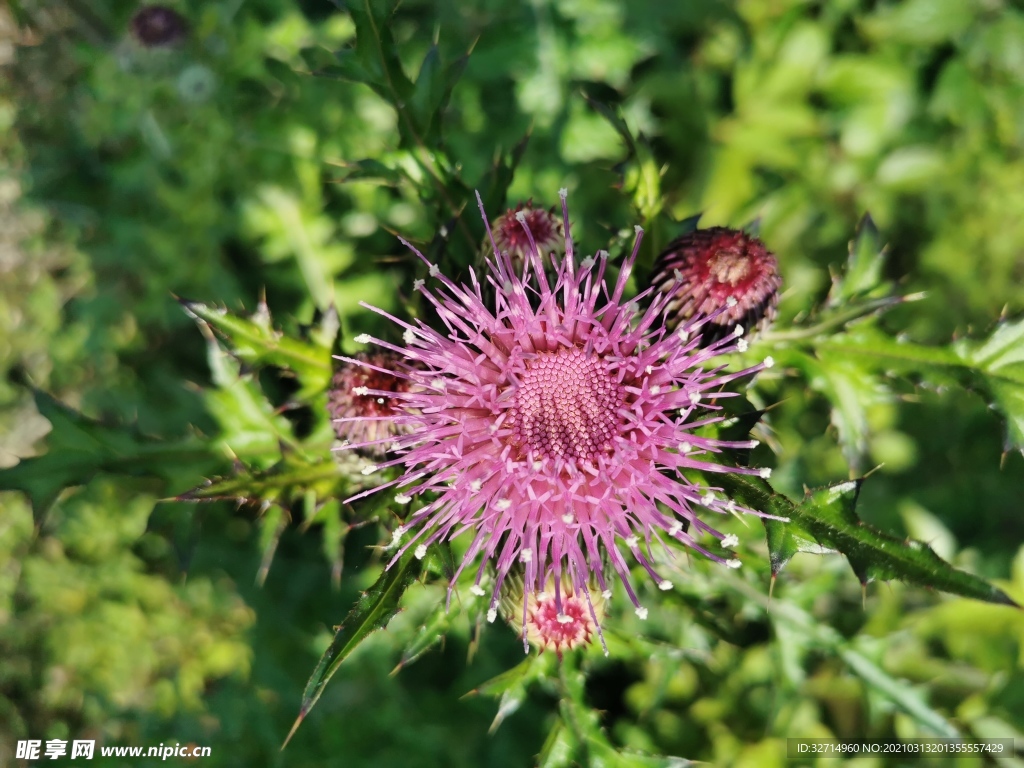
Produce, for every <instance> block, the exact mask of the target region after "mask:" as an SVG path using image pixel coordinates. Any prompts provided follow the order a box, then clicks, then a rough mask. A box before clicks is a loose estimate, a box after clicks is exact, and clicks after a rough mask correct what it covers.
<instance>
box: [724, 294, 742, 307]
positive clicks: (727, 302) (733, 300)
mask: <svg viewBox="0 0 1024 768" xmlns="http://www.w3.org/2000/svg"><path fill="white" fill-rule="evenodd" d="M737 304H739V302H738V301H737V300H736V297H735V296H730V297H729V298H727V299H726V300H725V306H727V307H729V308H730V309H732V308H733V307H735V306H736V305H737Z"/></svg>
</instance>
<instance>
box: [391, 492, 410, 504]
mask: <svg viewBox="0 0 1024 768" xmlns="http://www.w3.org/2000/svg"><path fill="white" fill-rule="evenodd" d="M410 501H412V496H406V495H405V494H404V493H399V494H396V495H395V503H396V504H408V503H409V502H410Z"/></svg>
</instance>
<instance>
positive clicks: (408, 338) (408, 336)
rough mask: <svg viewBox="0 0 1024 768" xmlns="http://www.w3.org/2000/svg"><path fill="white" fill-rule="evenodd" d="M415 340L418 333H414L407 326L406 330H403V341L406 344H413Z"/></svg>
mask: <svg viewBox="0 0 1024 768" xmlns="http://www.w3.org/2000/svg"><path fill="white" fill-rule="evenodd" d="M415 340H416V334H415V333H413V331H412V329H411V328H406V329H405V331H403V332H402V341H404V342H405V343H406V344H412V343H413V342H414V341H415Z"/></svg>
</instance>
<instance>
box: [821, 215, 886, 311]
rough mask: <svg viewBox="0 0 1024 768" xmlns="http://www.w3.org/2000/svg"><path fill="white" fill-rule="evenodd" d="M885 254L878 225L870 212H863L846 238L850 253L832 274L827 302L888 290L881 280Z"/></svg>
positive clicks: (835, 303) (834, 303) (841, 302)
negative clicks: (851, 236) (852, 233)
mask: <svg viewBox="0 0 1024 768" xmlns="http://www.w3.org/2000/svg"><path fill="white" fill-rule="evenodd" d="M886 257H887V251H886V248H885V246H884V244H883V243H882V237H881V235H880V234H879V232H878V227H876V226H875V222H874V221H873V220H872V218H871V215H870V214H867V213H865V214H864V217H863V218H862V219H861V220H860V224H858V225H857V234H856V236H855V237H854V239H853V240H852V241H851V242H850V256H849V258H848V259H847V261H846V267H845V269H844V270H843V273H842V274H841V275H833V276H832V290H831V291H829V295H828V306H830V307H836V306H842V305H845V304H847V303H848V302H850V301H851V300H853V299H856V298H860V297H864V296H868V295H871V296H875V295H877V294H878V293H879V292H880V291H881V292H883V293H889V292H890V291H889V286H887V285H884V284H883V282H882V268H883V267H884V266H885V260H886Z"/></svg>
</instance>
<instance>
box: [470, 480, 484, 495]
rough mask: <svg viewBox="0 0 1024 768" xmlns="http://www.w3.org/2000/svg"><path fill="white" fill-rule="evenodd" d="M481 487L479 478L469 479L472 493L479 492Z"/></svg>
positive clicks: (482, 485)
mask: <svg viewBox="0 0 1024 768" xmlns="http://www.w3.org/2000/svg"><path fill="white" fill-rule="evenodd" d="M483 487H484V484H483V483H482V482H480V481H479V480H470V481H469V490H471V491H472V492H473V493H479V491H480V489H481V488H483Z"/></svg>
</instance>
